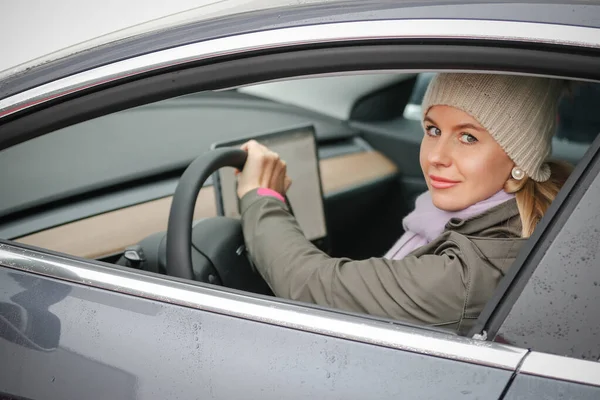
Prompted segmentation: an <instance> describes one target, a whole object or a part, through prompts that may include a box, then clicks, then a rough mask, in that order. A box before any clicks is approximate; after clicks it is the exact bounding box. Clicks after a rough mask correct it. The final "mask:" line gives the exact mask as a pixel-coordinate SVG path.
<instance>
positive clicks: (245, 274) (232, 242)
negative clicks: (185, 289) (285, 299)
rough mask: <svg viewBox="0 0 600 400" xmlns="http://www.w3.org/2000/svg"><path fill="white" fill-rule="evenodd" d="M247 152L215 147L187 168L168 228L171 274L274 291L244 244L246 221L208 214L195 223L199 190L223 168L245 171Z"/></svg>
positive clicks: (170, 215) (242, 287) (174, 200)
mask: <svg viewBox="0 0 600 400" xmlns="http://www.w3.org/2000/svg"><path fill="white" fill-rule="evenodd" d="M246 158H247V153H246V152H245V151H243V150H239V149H233V148H222V149H215V150H213V151H210V152H208V153H205V154H203V155H201V156H199V157H197V158H196V159H195V160H194V161H193V162H192V163H191V164H190V165H189V166H188V167H187V169H186V170H185V172H184V173H183V175H182V176H181V179H180V180H179V183H178V185H177V188H176V190H175V194H174V195H173V202H172V203H171V211H170V213H169V223H168V227H167V243H166V247H167V260H166V261H167V262H166V271H167V274H168V275H171V276H176V277H179V278H185V279H191V280H196V281H201V282H206V283H213V284H219V285H223V286H226V287H230V288H234V289H241V290H245V291H251V292H254V293H262V294H272V292H271V289H270V288H269V286H268V285H267V283H266V282H265V281H264V279H263V278H262V277H261V276H260V274H259V273H258V272H256V271H255V269H254V267H253V266H252V264H251V261H250V259H249V258H248V255H247V254H246V249H245V246H244V236H243V233H242V225H241V222H240V221H239V220H238V219H235V218H228V217H213V218H205V219H202V220H200V221H197V222H196V223H195V224H194V226H193V227H192V220H193V214H194V207H195V205H196V199H197V197H198V193H199V192H200V189H201V188H202V186H203V184H204V182H205V181H206V179H208V177H209V176H211V175H212V174H213V173H214V172H215V171H217V170H218V169H219V168H223V167H234V168H237V169H239V170H242V168H243V167H244V164H245V163H246Z"/></svg>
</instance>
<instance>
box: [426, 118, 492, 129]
mask: <svg viewBox="0 0 600 400" xmlns="http://www.w3.org/2000/svg"><path fill="white" fill-rule="evenodd" d="M426 121H428V122H431V123H432V124H434V125H437V122H435V121H434V120H433V119H431V117H428V116H425V118H423V122H426ZM454 128H455V129H457V130H458V129H474V130H476V131H479V132H485V131H486V130H485V128H483V127H481V126H477V125H474V124H471V123H466V124H460V125H457V126H455V127H454Z"/></svg>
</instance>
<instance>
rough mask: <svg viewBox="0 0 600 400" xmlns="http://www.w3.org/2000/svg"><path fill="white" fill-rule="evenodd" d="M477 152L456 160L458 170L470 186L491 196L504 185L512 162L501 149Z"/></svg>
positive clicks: (479, 150)
mask: <svg viewBox="0 0 600 400" xmlns="http://www.w3.org/2000/svg"><path fill="white" fill-rule="evenodd" d="M477 150H478V151H472V152H471V154H470V155H469V156H466V155H465V157H460V158H458V159H457V164H458V168H459V169H460V173H461V174H462V175H463V176H464V177H465V178H466V180H467V181H468V182H469V184H470V185H471V186H473V187H476V188H480V189H481V191H482V192H486V194H493V193H495V192H497V191H498V190H500V189H501V188H502V187H503V186H504V184H505V183H506V180H507V177H508V173H509V172H510V168H511V167H512V161H510V159H509V158H508V156H507V155H506V154H505V153H504V151H502V150H501V149H500V151H496V150H495V149H494V150H493V151H489V150H487V151H482V150H483V149H481V148H480V149H477ZM488 192H489V193H488Z"/></svg>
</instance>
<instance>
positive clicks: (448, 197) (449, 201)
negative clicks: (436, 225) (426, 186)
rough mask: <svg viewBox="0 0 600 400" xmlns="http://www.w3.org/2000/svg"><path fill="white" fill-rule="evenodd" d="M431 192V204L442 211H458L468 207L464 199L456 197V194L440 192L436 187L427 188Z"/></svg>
mask: <svg viewBox="0 0 600 400" xmlns="http://www.w3.org/2000/svg"><path fill="white" fill-rule="evenodd" d="M429 191H430V193H431V200H432V201H433V205H434V206H436V207H437V208H439V209H440V210H444V211H460V210H464V209H465V208H467V207H469V204H465V202H464V200H462V199H457V198H456V197H457V196H456V194H454V195H452V194H451V193H440V192H439V191H438V190H437V189H433V190H431V189H430V190H429Z"/></svg>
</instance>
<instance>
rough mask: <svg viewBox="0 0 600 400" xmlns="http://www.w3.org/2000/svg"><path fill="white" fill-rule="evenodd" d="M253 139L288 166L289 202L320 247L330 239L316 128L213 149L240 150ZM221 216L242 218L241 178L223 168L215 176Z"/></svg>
mask: <svg viewBox="0 0 600 400" xmlns="http://www.w3.org/2000/svg"><path fill="white" fill-rule="evenodd" d="M250 139H254V140H256V141H257V142H259V143H261V144H263V145H265V146H267V147H268V148H269V149H271V150H272V151H274V152H276V153H278V154H279V156H280V157H281V159H282V160H285V162H286V163H287V173H288V175H289V177H290V178H291V179H292V186H291V187H290V189H289V190H288V192H287V196H286V197H287V201H288V202H289V205H290V206H291V209H292V212H293V213H294V216H295V217H296V220H297V221H298V224H299V225H300V227H301V228H302V231H303V232H304V236H306V238H307V239H308V240H310V241H313V242H315V243H317V244H324V243H325V238H326V237H327V228H326V225H325V212H324V207H323V191H322V188H321V173H320V170H319V159H318V155H317V142H316V138H315V129H314V127H313V126H301V127H297V128H290V129H285V130H281V131H277V132H270V133H264V134H260V135H255V136H250V137H247V138H243V139H238V140H233V141H228V142H220V143H215V144H213V146H212V147H213V148H222V147H236V148H239V147H240V146H241V145H242V144H243V143H245V142H247V141H248V140H250ZM213 182H214V187H215V195H216V202H217V212H218V214H219V215H222V216H226V217H233V218H239V217H240V206H239V199H238V196H237V178H236V176H235V173H234V169H233V168H229V167H226V168H221V169H220V170H219V171H217V172H216V173H215V175H214V176H213Z"/></svg>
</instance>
